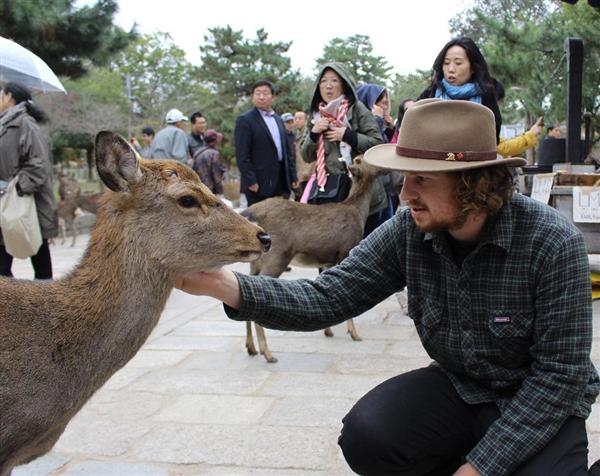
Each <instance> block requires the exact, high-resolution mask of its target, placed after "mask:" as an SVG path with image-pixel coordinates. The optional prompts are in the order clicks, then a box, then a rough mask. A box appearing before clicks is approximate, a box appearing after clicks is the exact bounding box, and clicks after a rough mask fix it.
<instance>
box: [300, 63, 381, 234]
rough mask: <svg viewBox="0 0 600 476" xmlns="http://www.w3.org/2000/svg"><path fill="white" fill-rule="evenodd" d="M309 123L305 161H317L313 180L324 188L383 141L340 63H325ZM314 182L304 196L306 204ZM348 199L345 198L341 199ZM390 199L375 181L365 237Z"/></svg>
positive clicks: (312, 101)
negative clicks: (332, 178) (329, 180)
mask: <svg viewBox="0 0 600 476" xmlns="http://www.w3.org/2000/svg"><path fill="white" fill-rule="evenodd" d="M310 124H311V125H312V128H308V127H307V131H306V133H305V135H304V137H303V138H302V142H301V145H300V148H301V153H302V158H303V159H304V161H305V162H309V163H311V162H315V161H316V162H317V172H316V173H315V175H313V177H311V180H312V181H316V182H317V186H318V187H319V188H323V187H324V186H325V184H326V182H327V180H328V179H329V177H331V176H332V175H341V174H346V173H347V172H346V166H347V165H349V164H350V163H352V159H353V158H354V157H356V156H357V155H360V154H363V153H364V152H366V151H367V150H368V149H369V148H371V147H373V146H374V145H377V144H381V143H382V142H383V139H382V137H381V133H380V132H379V128H378V127H377V122H376V121H375V118H374V117H373V114H371V111H369V110H368V109H367V108H366V107H365V106H364V105H363V104H362V103H361V102H360V101H358V100H357V95H356V91H355V87H354V82H353V80H352V78H351V77H350V74H349V73H348V72H347V71H346V70H345V69H344V67H343V66H342V65H340V64H338V63H326V64H324V65H323V66H322V67H321V69H320V71H319V75H318V76H317V81H316V82H315V87H314V93H313V97H312V100H311V103H310ZM310 184H311V181H309V185H307V187H306V191H305V193H304V195H303V197H302V200H301V201H303V202H304V203H306V201H307V198H308V193H309V191H310V190H311V188H312V187H311V186H310ZM343 198H345V197H342V199H343ZM386 206H387V198H386V194H385V191H384V189H383V186H382V185H381V183H380V182H379V180H375V181H374V182H373V187H372V189H371V204H370V209H369V218H368V219H367V223H366V225H365V236H366V235H367V234H368V233H370V232H371V231H372V230H373V229H375V228H376V227H377V225H379V215H380V212H381V210H383V209H384V208H385V207H386Z"/></svg>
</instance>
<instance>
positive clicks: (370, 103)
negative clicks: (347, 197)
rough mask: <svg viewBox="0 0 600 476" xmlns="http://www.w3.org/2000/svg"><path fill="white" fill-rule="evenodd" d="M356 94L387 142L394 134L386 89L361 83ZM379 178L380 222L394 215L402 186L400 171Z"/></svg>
mask: <svg viewBox="0 0 600 476" xmlns="http://www.w3.org/2000/svg"><path fill="white" fill-rule="evenodd" d="M356 94H357V96H358V99H359V100H360V102H362V103H363V104H364V105H365V106H366V107H367V108H368V109H369V110H370V111H371V112H372V113H373V116H375V120H376V121H377V127H379V132H380V134H381V137H382V138H383V141H384V142H385V143H389V142H390V140H391V139H392V137H393V135H394V120H393V119H392V116H391V115H390V112H389V111H390V100H389V96H388V92H387V89H385V87H383V86H379V85H378V84H363V85H361V86H360V87H359V88H358V89H357V90H356ZM379 180H381V183H382V184H383V187H384V189H385V194H386V196H387V206H386V207H385V208H384V209H383V210H382V211H381V215H380V217H379V219H380V223H383V222H384V221H386V220H389V219H390V218H392V217H393V216H394V213H396V209H397V208H398V205H399V204H400V199H399V198H398V195H399V194H400V190H399V188H398V186H400V188H401V187H402V180H403V175H402V173H401V172H398V171H391V172H390V173H389V174H387V175H383V176H382V177H380V178H379Z"/></svg>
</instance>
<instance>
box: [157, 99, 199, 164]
mask: <svg viewBox="0 0 600 476" xmlns="http://www.w3.org/2000/svg"><path fill="white" fill-rule="evenodd" d="M165 119H166V121H167V127H165V128H163V129H161V130H160V131H158V133H157V134H156V136H155V137H154V140H153V141H152V144H151V145H150V158H151V159H175V160H179V161H180V162H184V163H185V162H187V160H188V159H189V155H188V138H187V134H186V133H185V131H184V129H185V124H186V122H187V120H188V119H187V117H185V116H184V115H183V113H182V112H181V111H180V110H179V109H171V110H170V111H169V112H167V115H166V117H165Z"/></svg>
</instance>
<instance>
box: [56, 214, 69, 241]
mask: <svg viewBox="0 0 600 476" xmlns="http://www.w3.org/2000/svg"><path fill="white" fill-rule="evenodd" d="M65 228H66V226H65V220H64V219H63V218H59V219H58V230H59V232H60V244H61V245H64V244H65V241H67V232H66V230H65Z"/></svg>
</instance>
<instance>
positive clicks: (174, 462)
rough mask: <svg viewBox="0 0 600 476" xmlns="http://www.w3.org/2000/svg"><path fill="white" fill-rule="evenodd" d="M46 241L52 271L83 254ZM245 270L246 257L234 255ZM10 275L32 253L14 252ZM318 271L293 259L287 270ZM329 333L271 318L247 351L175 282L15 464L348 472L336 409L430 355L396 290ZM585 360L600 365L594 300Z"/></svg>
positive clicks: (147, 471) (26, 267) (594, 455)
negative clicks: (77, 406)
mask: <svg viewBox="0 0 600 476" xmlns="http://www.w3.org/2000/svg"><path fill="white" fill-rule="evenodd" d="M86 241H87V236H84V237H82V236H80V237H79V239H78V244H77V246H75V247H74V248H69V247H68V245H64V246H61V245H54V246H53V247H52V257H53V261H54V269H55V275H56V276H57V277H58V276H60V275H62V274H64V273H66V272H67V271H68V270H69V269H71V268H72V267H73V266H74V265H75V263H76V262H77V260H78V259H79V257H80V256H81V254H82V252H83V249H84V245H85V243H86ZM232 268H233V269H236V270H239V271H243V272H247V271H248V265H247V264H238V265H234V266H232ZM13 272H14V274H15V276H16V277H18V278H31V277H32V276H33V272H32V270H31V266H30V264H29V261H28V260H27V261H21V260H15V265H14V267H13ZM314 276H316V271H315V270H310V269H301V268H296V267H294V268H293V269H292V271H291V272H289V273H285V275H284V277H285V278H298V277H309V278H312V277H314ZM355 321H356V325H357V328H358V332H359V334H360V335H361V337H362V338H363V341H362V342H353V341H352V340H351V339H350V338H349V336H348V335H346V332H345V327H344V326H337V327H335V328H334V329H333V330H334V332H335V336H334V337H333V338H326V337H325V336H324V335H323V333H322V332H321V331H319V332H312V333H298V332H281V331H270V330H267V336H268V342H269V346H270V348H271V350H272V351H273V353H274V355H275V356H276V357H277V358H278V359H279V362H278V363H276V364H268V363H266V362H265V360H264V359H263V358H262V357H250V356H248V355H247V354H246V351H245V348H244V336H245V325H244V324H243V323H239V322H234V321H230V320H229V319H227V318H226V317H225V314H224V312H223V310H222V307H221V304H220V303H219V302H217V301H216V300H213V299H211V298H206V297H194V296H189V295H186V294H184V293H182V292H179V291H176V290H175V291H173V293H172V295H171V297H170V299H169V301H168V303H167V307H166V309H165V310H164V312H163V315H162V317H161V320H160V322H159V324H158V326H157V327H156V329H155V330H154V332H153V333H152V335H151V337H150V338H149V340H148V341H147V342H146V344H145V345H144V346H143V348H142V349H141V350H140V352H139V353H138V354H137V355H136V357H135V358H134V359H133V360H131V361H130V362H129V363H128V364H127V365H126V366H125V367H124V368H123V369H122V370H120V371H119V372H118V373H116V374H115V375H114V376H113V378H111V379H110V380H109V381H108V382H107V383H106V385H105V386H104V387H103V388H101V389H100V390H99V391H98V392H97V393H96V394H95V396H94V397H93V398H92V399H91V400H90V401H89V402H88V403H87V404H86V406H85V407H84V408H83V409H82V411H81V412H80V413H79V414H77V415H76V417H75V418H74V419H73V420H72V421H71V423H70V424H69V426H68V427H67V430H66V431H65V433H64V434H63V436H62V437H61V439H60V440H59V441H58V443H57V444H56V446H55V447H54V449H53V451H52V452H51V453H49V454H48V455H46V456H44V457H43V458H40V459H38V460H36V461H34V462H32V463H30V464H29V465H27V466H21V467H19V468H17V469H15V471H14V472H13V476H44V475H53V476H58V475H61V476H63V475H64V476H105V475H109V476H117V475H118V476H167V475H169V476H191V475H208V476H225V475H227V476H230V475H240V476H242V475H243V476H247V475H253V476H331V475H341V476H343V475H350V474H353V473H352V472H351V471H350V469H349V468H348V467H347V465H346V463H345V461H344V459H343V457H342V455H341V452H340V450H339V449H338V446H337V444H336V441H337V437H338V434H339V431H340V428H341V423H340V420H341V418H342V417H343V416H344V414H345V413H346V412H347V411H348V410H349V409H350V408H351V406H352V405H353V404H354V402H355V401H356V400H357V399H358V398H359V397H361V396H362V395H363V394H364V393H366V392H367V391H368V390H369V389H371V388H372V387H374V386H375V385H377V384H378V383H380V382H381V381H383V380H385V379H387V378H390V377H392V376H394V375H397V374H398V373H401V372H404V371H408V370H411V369H413V368H417V367H421V366H424V365H427V364H428V363H429V359H428V357H427V355H426V353H425V351H424V350H423V349H422V347H421V345H420V343H419V340H418V337H417V334H416V331H415V329H414V326H413V325H412V322H411V321H410V319H409V318H408V317H406V316H405V315H404V313H403V311H402V309H401V307H400V305H399V304H398V301H397V299H396V298H395V297H390V298H389V299H387V300H386V301H384V302H382V303H381V304H379V305H378V306H376V307H375V308H373V309H372V310H370V311H368V312H366V313H365V314H364V315H363V316H361V317H359V318H357V319H356V320H355ZM594 324H595V329H594V336H595V337H594V348H593V360H594V363H595V364H596V366H597V367H598V368H600V301H596V302H595V304H594ZM594 408H595V410H594V411H593V412H592V415H591V417H590V419H589V420H588V430H589V436H590V458H589V459H590V461H595V460H596V459H598V458H600V403H596V404H595V406H594Z"/></svg>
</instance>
